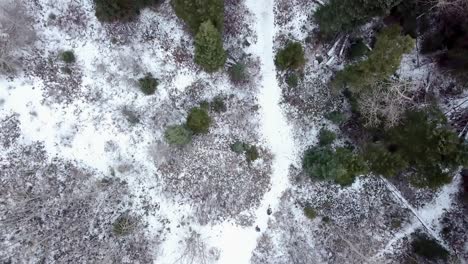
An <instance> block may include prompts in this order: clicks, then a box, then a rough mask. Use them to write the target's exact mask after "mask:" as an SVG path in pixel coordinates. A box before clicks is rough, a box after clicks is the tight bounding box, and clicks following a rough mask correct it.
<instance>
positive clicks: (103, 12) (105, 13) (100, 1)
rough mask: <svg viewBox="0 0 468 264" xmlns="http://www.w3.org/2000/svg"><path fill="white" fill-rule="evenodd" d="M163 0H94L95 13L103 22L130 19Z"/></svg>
mask: <svg viewBox="0 0 468 264" xmlns="http://www.w3.org/2000/svg"><path fill="white" fill-rule="evenodd" d="M161 2H162V0H94V4H95V14H96V17H97V19H98V20H99V21H101V22H114V21H130V20H132V19H134V18H135V17H137V16H138V15H139V13H140V10H141V9H142V8H144V7H146V6H150V5H154V4H158V3H161Z"/></svg>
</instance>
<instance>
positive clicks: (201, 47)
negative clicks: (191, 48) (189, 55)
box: [195, 20, 226, 72]
mask: <svg viewBox="0 0 468 264" xmlns="http://www.w3.org/2000/svg"><path fill="white" fill-rule="evenodd" d="M195 62H196V63H197V64H199V65H200V66H201V67H202V68H203V69H204V70H205V71H207V72H214V71H216V70H218V69H219V68H221V67H223V65H224V63H225V62H226V52H225V51H224V49H223V41H222V39H221V35H220V34H219V32H218V31H217V30H216V28H215V27H214V26H213V24H212V23H211V21H209V20H208V21H206V22H204V23H202V24H201V25H200V29H199V31H198V33H197V35H196V36H195Z"/></svg>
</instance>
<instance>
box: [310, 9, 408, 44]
mask: <svg viewBox="0 0 468 264" xmlns="http://www.w3.org/2000/svg"><path fill="white" fill-rule="evenodd" d="M400 2H401V0H353V1H348V0H330V1H329V2H328V4H326V5H323V6H321V7H319V8H318V9H317V11H316V12H315V14H314V16H315V20H316V22H317V23H318V25H319V28H320V32H321V34H322V35H323V36H324V37H325V38H331V37H333V36H334V35H336V34H338V33H342V32H347V31H351V30H353V29H354V28H355V27H357V26H360V25H362V24H364V23H366V22H367V21H369V20H370V19H371V18H372V17H375V16H380V15H383V14H385V13H386V12H388V11H389V10H390V9H391V8H392V7H394V6H396V5H397V4H398V3H400Z"/></svg>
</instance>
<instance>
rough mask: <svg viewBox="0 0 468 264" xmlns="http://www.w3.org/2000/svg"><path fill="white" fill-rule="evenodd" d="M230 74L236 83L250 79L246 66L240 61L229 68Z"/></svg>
mask: <svg viewBox="0 0 468 264" xmlns="http://www.w3.org/2000/svg"><path fill="white" fill-rule="evenodd" d="M229 76H230V78H231V81H232V82H234V83H240V82H243V81H245V80H247V79H248V76H247V72H246V66H245V64H244V63H242V62H238V63H236V64H234V65H232V66H231V67H230V68H229Z"/></svg>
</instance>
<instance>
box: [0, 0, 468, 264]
mask: <svg viewBox="0 0 468 264" xmlns="http://www.w3.org/2000/svg"><path fill="white" fill-rule="evenodd" d="M225 3H226V7H225V16H226V27H225V35H224V39H225V43H224V46H225V48H226V49H227V50H228V53H229V55H230V57H231V58H232V59H234V60H235V59H240V58H241V57H245V60H246V62H247V66H248V69H249V75H250V77H251V78H250V80H249V81H248V82H244V83H240V84H233V83H231V82H230V81H229V77H228V75H227V73H226V71H222V72H219V73H215V74H212V75H210V74H206V73H204V72H203V71H201V69H200V68H199V67H198V66H196V65H195V64H194V63H193V37H192V36H191V34H190V33H189V32H188V30H187V29H186V28H185V27H184V26H183V24H182V23H181V21H180V20H179V19H178V18H177V17H176V16H175V14H174V13H173V11H172V9H171V6H170V4H169V3H168V1H166V2H165V3H163V4H162V5H161V6H159V7H157V8H154V9H147V10H144V11H143V12H142V13H141V15H140V17H139V19H138V20H137V21H135V22H130V23H127V24H121V23H111V24H101V23H100V22H99V21H97V19H96V18H95V16H94V9H93V5H92V1H91V0H80V1H76V0H61V1H54V0H37V1H30V2H28V10H29V12H30V13H31V14H33V16H34V28H35V31H36V32H37V41H36V43H35V46H34V50H33V52H31V53H30V54H29V55H27V56H24V58H23V64H24V67H25V71H24V73H22V74H19V75H17V76H7V77H1V78H0V129H1V130H0V169H1V171H0V173H1V175H0V176H1V178H0V183H1V185H0V213H1V214H2V216H1V217H0V247H1V249H0V262H2V263H3V262H5V263H9V262H10V263H37V262H41V261H42V262H43V263H70V262H73V263H161V264H173V263H196V264H198V263H200V264H204V263H221V264H224V263H236V264H237V263H249V262H250V263H262V264H263V263H271V264H280V263H281V264H283V263H284V264H286V263H400V262H401V259H402V256H404V254H405V253H404V252H406V251H407V250H408V237H409V236H410V234H411V233H412V232H413V231H415V230H416V229H421V228H422V229H424V226H426V227H427V229H425V230H424V231H425V232H429V233H431V234H433V235H434V236H435V237H436V238H438V239H439V240H441V242H442V243H443V245H444V246H446V247H448V248H449V249H450V250H454V249H456V250H460V249H461V250H462V252H457V254H458V255H459V256H465V257H466V256H467V254H468V252H467V251H468V250H467V247H466V244H461V245H459V246H458V247H454V246H453V245H454V243H455V241H467V240H468V239H467V237H466V230H465V231H464V232H462V233H460V232H458V233H456V232H453V233H450V234H448V235H443V234H441V231H442V229H443V228H444V227H445V224H444V223H443V222H444V219H445V218H451V217H458V218H460V217H462V218H463V217H466V216H464V215H463V213H462V214H461V215H460V214H459V213H457V211H458V210H459V206H460V205H459V204H458V203H457V200H456V192H457V190H458V184H459V177H457V178H456V179H455V180H454V181H453V182H452V183H451V184H450V185H447V186H446V187H444V188H443V189H441V190H440V191H439V192H437V193H435V194H431V195H427V193H428V191H427V190H426V191H424V190H423V191H416V190H413V189H411V187H409V186H407V185H405V183H403V184H396V183H395V182H392V183H390V182H387V181H385V180H383V179H381V178H379V177H375V176H367V177H360V178H359V179H358V180H357V181H356V182H355V183H354V184H353V185H352V186H350V187H347V188H344V189H343V188H341V187H339V186H336V185H333V184H330V183H320V182H312V181H311V180H310V179H309V178H308V177H306V176H305V175H303V174H302V173H301V169H300V166H301V155H302V153H303V151H304V150H306V149H307V148H308V147H309V146H311V145H313V144H315V143H316V135H317V131H318V130H319V128H320V127H322V126H328V127H332V128H333V126H332V125H331V124H329V123H328V122H327V121H324V120H323V119H322V116H323V113H325V112H327V111H329V110H331V109H334V108H337V107H341V106H342V105H341V102H334V101H330V98H329V94H328V92H327V90H326V85H325V84H326V82H327V81H328V78H329V77H330V75H331V69H330V68H329V67H328V66H327V65H325V62H326V61H327V60H325V62H324V63H319V62H318V61H317V60H316V58H317V56H319V55H320V56H324V57H326V56H327V54H326V53H327V51H328V50H329V49H330V47H328V46H326V45H315V44H314V43H309V42H308V37H309V32H311V31H312V30H313V23H312V21H311V20H310V16H309V14H308V12H311V10H314V9H315V7H316V6H315V4H314V3H313V1H299V0H293V1H286V0H277V1H274V0H246V1H245V2H244V1H225ZM305 10H307V12H306V11H305ZM52 14H53V15H52ZM290 38H292V39H295V40H297V41H300V42H302V43H303V44H304V46H305V47H306V55H307V59H308V60H307V64H306V66H305V70H304V72H305V76H306V78H305V79H304V80H303V81H302V82H301V85H300V87H297V90H295V91H292V90H290V89H289V88H287V87H286V85H285V84H284V75H283V74H282V73H279V72H277V71H276V69H275V65H274V61H273V60H274V54H275V51H276V50H277V49H278V48H279V47H280V46H282V45H283V44H284V43H285V42H286V41H287V40H288V39H290ZM64 50H73V51H74V53H75V55H76V58H77V61H76V63H75V64H73V65H71V66H67V65H65V64H64V62H62V61H60V59H59V54H60V52H61V51H64ZM64 67H69V68H70V70H71V73H70V74H69V73H66V72H64V71H63V69H64ZM148 72H150V73H152V74H153V76H155V77H156V78H157V79H158V80H159V86H158V89H157V91H156V93H155V94H154V95H151V96H145V95H143V94H142V93H141V92H140V91H139V90H138V82H137V80H138V79H139V78H141V77H143V76H144V75H145V74H146V73H148ZM217 96H222V97H223V98H225V103H226V105H227V111H226V112H223V113H217V112H214V111H210V115H211V116H212V118H213V120H214V124H213V126H212V127H211V128H210V133H208V134H206V135H202V136H196V137H195V138H194V140H193V142H192V143H191V144H190V145H188V146H186V147H185V148H173V147H170V146H168V145H167V144H166V143H165V142H164V139H163V135H164V129H165V128H166V127H167V126H170V125H174V124H179V123H182V122H184V120H185V117H186V115H187V112H188V111H189V110H190V108H192V107H194V106H198V105H200V104H201V103H203V102H204V101H211V100H213V98H215V97H217ZM305 106H307V107H305ZM334 129H337V128H336V127H335V128H334ZM236 140H240V141H243V142H246V143H248V144H252V145H256V146H257V147H258V148H259V150H260V159H258V160H256V161H255V162H253V163H251V164H250V163H248V162H247V161H246V160H245V158H244V156H243V155H238V154H236V153H234V152H232V151H231V149H230V145H231V144H232V143H234V142H235V141H236ZM409 194H411V196H410V195H409ZM420 197H423V198H424V199H419V198H420ZM305 206H309V207H313V208H314V209H315V211H316V212H317V217H316V218H315V219H313V220H311V219H309V218H307V217H306V216H305V215H304V213H303V208H304V207H305ZM123 216H125V217H128V218H129V219H131V220H132V221H131V222H132V225H131V227H132V232H131V233H130V234H128V235H126V236H119V235H116V234H115V232H113V224H114V223H115V222H116V221H117V220H118V219H120V218H121V217H123ZM449 222H450V221H449ZM423 225H424V226H423ZM464 243H466V242H464ZM463 250H464V251H463ZM19 252H21V253H22V254H19Z"/></svg>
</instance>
